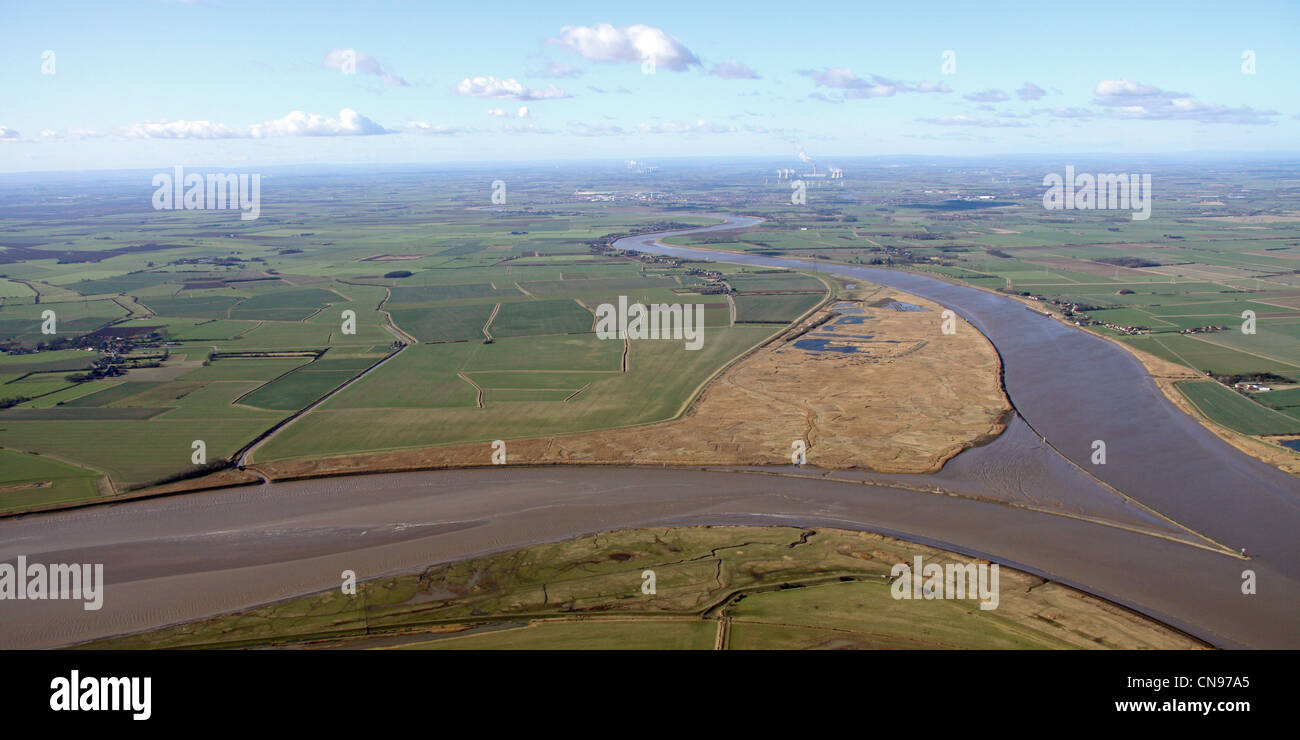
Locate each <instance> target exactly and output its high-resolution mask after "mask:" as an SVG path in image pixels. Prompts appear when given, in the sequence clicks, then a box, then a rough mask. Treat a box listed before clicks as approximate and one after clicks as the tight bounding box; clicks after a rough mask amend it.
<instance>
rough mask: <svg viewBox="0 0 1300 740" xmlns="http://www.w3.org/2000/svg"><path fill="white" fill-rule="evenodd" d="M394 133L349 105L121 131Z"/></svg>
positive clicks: (169, 135)
mask: <svg viewBox="0 0 1300 740" xmlns="http://www.w3.org/2000/svg"><path fill="white" fill-rule="evenodd" d="M389 133H393V132H392V131H389V130H388V129H386V128H384V127H383V126H380V125H379V124H377V123H375V122H374V121H372V120H370V119H369V118H366V117H365V116H363V115H361V114H360V113H358V112H356V111H355V110H353V109H351V108H344V109H343V110H340V111H339V116H338V118H330V117H328V116H323V115H320V114H318V113H304V112H303V111H300V110H296V111H293V112H291V113H289V114H288V115H286V116H284V117H283V118H276V119H273V120H270V121H264V122H262V123H255V124H253V125H251V126H244V127H239V126H229V125H227V124H224V123H213V122H211V121H186V120H180V121H157V122H146V123H136V124H132V125H130V126H127V127H125V128H123V129H122V130H121V131H120V134H121V135H122V136H124V137H126V138H129V139H264V138H269V137H275V136H372V135H376V134H389Z"/></svg>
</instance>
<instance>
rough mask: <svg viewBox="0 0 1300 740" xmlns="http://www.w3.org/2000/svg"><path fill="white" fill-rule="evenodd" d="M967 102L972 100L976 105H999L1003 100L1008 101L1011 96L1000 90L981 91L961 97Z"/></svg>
mask: <svg viewBox="0 0 1300 740" xmlns="http://www.w3.org/2000/svg"><path fill="white" fill-rule="evenodd" d="M962 97H963V98H966V99H967V100H973V101H975V102H976V103H1001V102H1002V101H1004V100H1010V99H1011V96H1010V95H1007V94H1006V93H1004V92H1002V91H1001V90H981V91H980V92H977V93H973V94H971V95H963V96H962Z"/></svg>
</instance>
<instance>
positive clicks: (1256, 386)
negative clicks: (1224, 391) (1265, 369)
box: [1232, 382, 1273, 393]
mask: <svg viewBox="0 0 1300 740" xmlns="http://www.w3.org/2000/svg"><path fill="white" fill-rule="evenodd" d="M1232 387H1233V388H1236V389H1237V390H1239V391H1250V392H1251V393H1267V392H1269V391H1271V390H1273V389H1272V388H1270V387H1268V386H1266V385H1264V384H1263V383H1249V382H1247V383H1234V384H1233V386H1232Z"/></svg>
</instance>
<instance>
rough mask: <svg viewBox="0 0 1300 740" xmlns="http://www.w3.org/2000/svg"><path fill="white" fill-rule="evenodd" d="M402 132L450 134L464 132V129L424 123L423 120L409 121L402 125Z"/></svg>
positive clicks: (431, 134) (436, 134) (430, 134)
mask: <svg viewBox="0 0 1300 740" xmlns="http://www.w3.org/2000/svg"><path fill="white" fill-rule="evenodd" d="M402 133H404V134H423V135H429V136H451V135H455V134H463V133H465V131H464V129H458V128H453V127H451V126H442V125H435V124H432V123H425V122H424V121H410V122H409V123H407V124H406V125H405V126H402Z"/></svg>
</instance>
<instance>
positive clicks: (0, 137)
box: [0, 126, 22, 141]
mask: <svg viewBox="0 0 1300 740" xmlns="http://www.w3.org/2000/svg"><path fill="white" fill-rule="evenodd" d="M21 138H22V136H21V135H20V134H19V133H18V131H16V130H15V129H11V128H9V127H8V126H0V141H18V140H19V139H21Z"/></svg>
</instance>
